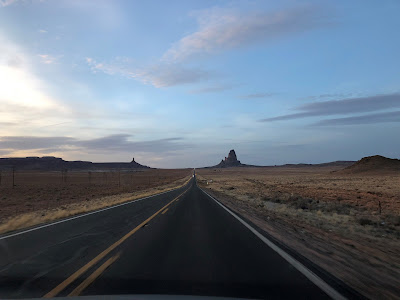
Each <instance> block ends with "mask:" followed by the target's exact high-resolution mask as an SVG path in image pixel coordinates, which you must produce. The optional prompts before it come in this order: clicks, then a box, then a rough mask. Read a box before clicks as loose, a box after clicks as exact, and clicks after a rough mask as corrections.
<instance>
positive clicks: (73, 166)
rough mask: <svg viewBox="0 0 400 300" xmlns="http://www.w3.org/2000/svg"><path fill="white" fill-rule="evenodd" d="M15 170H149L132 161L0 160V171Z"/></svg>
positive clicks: (35, 158)
mask: <svg viewBox="0 0 400 300" xmlns="http://www.w3.org/2000/svg"><path fill="white" fill-rule="evenodd" d="M12 168H15V169H17V170H42V171H59V170H103V169H139V168H140V169H143V168H149V167H147V166H143V165H141V164H139V163H137V162H135V159H132V161H131V162H129V163H123V162H111V163H93V162H90V161H80V160H78V161H66V160H63V159H62V158H58V157H54V156H44V157H21V158H19V157H18V158H12V157H11V158H0V169H12Z"/></svg>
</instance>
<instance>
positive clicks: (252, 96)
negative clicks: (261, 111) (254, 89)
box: [239, 93, 276, 99]
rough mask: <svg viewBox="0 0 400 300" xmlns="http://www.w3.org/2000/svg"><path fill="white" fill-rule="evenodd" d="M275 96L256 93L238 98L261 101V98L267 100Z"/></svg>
mask: <svg viewBox="0 0 400 300" xmlns="http://www.w3.org/2000/svg"><path fill="white" fill-rule="evenodd" d="M274 95H276V94H275V93H256V94H248V95H243V96H240V97H239V98H240V99H262V98H269V97H272V96H274Z"/></svg>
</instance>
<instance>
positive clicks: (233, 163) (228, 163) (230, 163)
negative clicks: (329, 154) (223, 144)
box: [206, 149, 355, 168]
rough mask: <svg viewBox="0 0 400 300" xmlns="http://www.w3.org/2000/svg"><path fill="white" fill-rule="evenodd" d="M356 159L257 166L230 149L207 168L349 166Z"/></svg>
mask: <svg viewBox="0 0 400 300" xmlns="http://www.w3.org/2000/svg"><path fill="white" fill-rule="evenodd" d="M354 163H355V161H345V160H338V161H333V162H328V163H322V164H302V163H300V164H286V165H275V166H255V165H246V164H242V163H241V162H240V161H239V160H238V159H237V156H236V153H235V150H233V149H232V150H231V151H229V154H228V157H225V159H223V160H221V162H220V163H219V164H218V165H215V166H212V167H206V168H230V167H257V168H274V167H277V168H285V167H287V168H302V167H343V168H344V167H348V166H351V165H352V164H354Z"/></svg>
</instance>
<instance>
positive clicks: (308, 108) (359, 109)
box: [260, 93, 400, 122]
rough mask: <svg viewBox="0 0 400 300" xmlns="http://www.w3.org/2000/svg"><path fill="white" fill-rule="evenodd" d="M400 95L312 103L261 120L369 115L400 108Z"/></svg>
mask: <svg viewBox="0 0 400 300" xmlns="http://www.w3.org/2000/svg"><path fill="white" fill-rule="evenodd" d="M399 107H400V94H399V93H395V94H386V95H374V96H369V97H359V98H350V99H341V100H331V101H323V102H312V103H308V104H305V105H302V106H299V107H297V108H296V109H295V110H297V111H300V112H298V113H294V114H287V115H282V116H278V117H273V118H266V119H262V120H260V121H261V122H273V121H284V120H293V119H300V118H308V117H319V116H330V115H346V114H354V113H367V112H373V111H379V110H384V109H391V108H399Z"/></svg>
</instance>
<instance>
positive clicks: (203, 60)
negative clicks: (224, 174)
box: [0, 0, 400, 167]
mask: <svg viewBox="0 0 400 300" xmlns="http://www.w3.org/2000/svg"><path fill="white" fill-rule="evenodd" d="M399 9H400V3H399V2H398V1H385V3H377V2H365V1H354V2H352V3H349V2H348V1H328V2H326V1H324V2H323V3H322V2H321V1H307V2H302V3H298V2H296V1H284V2H279V3H277V2H275V1H244V0H243V1H233V2H232V1H219V2H218V4H216V3H215V1H211V0H210V1H208V0H206V1H191V0H189V1H185V2H184V3H182V2H181V1H172V2H168V3H164V2H159V1H146V2H143V1H122V0H121V1H106V0H98V1H69V0H59V1H39V0H29V1H22V0H7V1H0V105H1V108H0V156H2V157H9V156H38V155H39V156H40V155H54V156H59V157H62V158H64V159H67V160H91V161H130V160H131V159H132V157H135V158H136V159H137V161H138V162H139V163H142V164H146V165H150V166H154V167H201V166H207V165H214V164H217V163H218V162H219V161H220V159H222V158H223V157H224V156H226V155H227V153H228V151H229V150H230V149H235V150H236V153H237V155H238V159H239V160H241V161H242V162H243V163H248V164H258V165H275V164H283V163H300V162H302V163H320V162H327V161H334V160H357V159H359V158H361V157H363V156H366V155H375V154H380V155H384V156H388V157H397V158H398V157H400V152H399V149H400V140H399V139H396V138H394V137H395V136H397V135H398V132H399V129H400V109H399V107H400V106H399V105H400V74H399V73H398V70H399V69H400V60H399V55H398V53H399V52H400V37H399V35H398V34H397V28H399V27H400V18H398V16H397V15H398V14H397V12H398V11H399ZM94 12H95V13H94ZM357 99H358V100H357ZM332 101H337V102H332ZM376 103H382V105H381V106H380V105H376Z"/></svg>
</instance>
